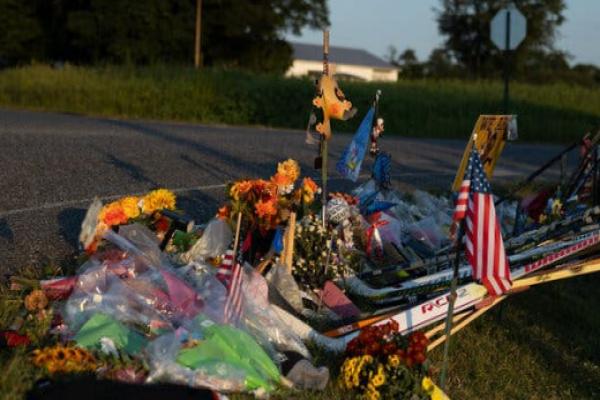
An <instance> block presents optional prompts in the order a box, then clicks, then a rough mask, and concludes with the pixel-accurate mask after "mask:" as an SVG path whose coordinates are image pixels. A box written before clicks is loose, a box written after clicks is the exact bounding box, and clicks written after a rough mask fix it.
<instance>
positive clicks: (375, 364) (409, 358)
mask: <svg viewBox="0 0 600 400" xmlns="http://www.w3.org/2000/svg"><path fill="white" fill-rule="evenodd" d="M428 343H429V341H428V339H427V337H426V336H425V335H424V334H423V333H421V332H415V333H413V334H412V335H411V336H410V337H408V338H406V337H404V336H402V335H401V334H400V333H398V323H397V322H395V321H391V322H388V323H387V324H384V325H379V326H370V327H367V328H365V329H364V330H363V331H362V332H361V333H360V335H359V336H358V337H356V338H354V339H353V340H352V341H350V342H349V343H348V346H347V348H346V359H345V360H344V362H343V364H342V367H341V374H340V381H341V382H340V383H341V386H342V387H343V388H344V389H347V390H354V391H357V392H359V393H360V394H361V395H362V396H363V397H364V398H367V399H371V400H377V399H380V398H386V399H414V400H419V399H429V398H430V390H428V389H431V388H430V387H429V386H431V385H429V384H430V383H431V382H430V380H429V379H428V378H427V376H426V375H427V372H428V363H427V357H426V351H427V344H428ZM426 384H427V385H426ZM425 386H427V389H426V388H424V387H425Z"/></svg>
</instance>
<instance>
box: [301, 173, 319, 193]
mask: <svg viewBox="0 0 600 400" xmlns="http://www.w3.org/2000/svg"><path fill="white" fill-rule="evenodd" d="M302 188H303V189H304V191H306V192H311V193H313V194H314V193H316V192H317V190H319V186H317V184H316V183H315V181H313V180H312V178H311V177H308V176H307V177H306V178H304V179H303V180H302Z"/></svg>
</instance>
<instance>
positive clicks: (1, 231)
mask: <svg viewBox="0 0 600 400" xmlns="http://www.w3.org/2000/svg"><path fill="white" fill-rule="evenodd" d="M0 238H2V239H4V240H6V241H9V242H12V241H13V240H14V234H13V231H12V229H11V228H10V225H9V224H8V221H7V220H6V218H1V219H0Z"/></svg>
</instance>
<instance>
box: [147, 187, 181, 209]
mask: <svg viewBox="0 0 600 400" xmlns="http://www.w3.org/2000/svg"><path fill="white" fill-rule="evenodd" d="M142 204H143V205H142V210H143V211H144V213H145V214H152V213H153V212H155V211H159V210H165V209H166V210H174V209H175V195H174V194H173V192H171V191H170V190H167V189H157V190H153V191H151V192H150V193H148V194H147V195H146V196H144V198H143V199H142Z"/></svg>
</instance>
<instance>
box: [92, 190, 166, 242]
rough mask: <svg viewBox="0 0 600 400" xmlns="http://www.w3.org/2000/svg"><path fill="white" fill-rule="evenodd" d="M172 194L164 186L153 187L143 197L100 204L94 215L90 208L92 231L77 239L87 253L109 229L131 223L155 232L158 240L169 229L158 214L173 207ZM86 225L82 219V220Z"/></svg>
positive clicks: (128, 197) (164, 220)
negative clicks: (139, 224)
mask: <svg viewBox="0 0 600 400" xmlns="http://www.w3.org/2000/svg"><path fill="white" fill-rule="evenodd" d="M175 202H176V198H175V194H174V193H173V192H171V191H170V190H167V189H156V190H152V191H151V192H149V193H147V194H146V195H144V196H127V197H123V198H121V199H118V200H115V201H113V202H111V203H108V204H105V205H104V206H102V207H101V208H100V209H99V210H98V212H97V214H95V213H94V212H93V210H94V205H92V207H90V210H89V211H88V215H87V216H86V220H87V219H88V218H89V219H91V220H90V221H89V224H90V225H91V226H92V227H91V232H90V234H89V235H86V236H83V237H81V238H80V240H81V242H82V243H83V245H84V248H85V250H86V252H87V253H88V254H93V253H95V252H96V250H97V248H98V245H99V243H100V239H101V238H102V235H103V234H104V232H106V231H107V230H108V229H114V228H115V227H118V226H120V225H125V224H131V223H134V222H139V223H142V224H144V225H146V226H149V227H151V228H152V229H154V230H155V231H156V232H157V235H158V236H159V239H162V236H163V235H164V234H165V232H166V231H167V230H168V229H169V225H170V223H169V221H168V219H167V218H165V217H163V216H162V215H161V213H160V212H161V211H163V210H175ZM84 226H85V222H84Z"/></svg>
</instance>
